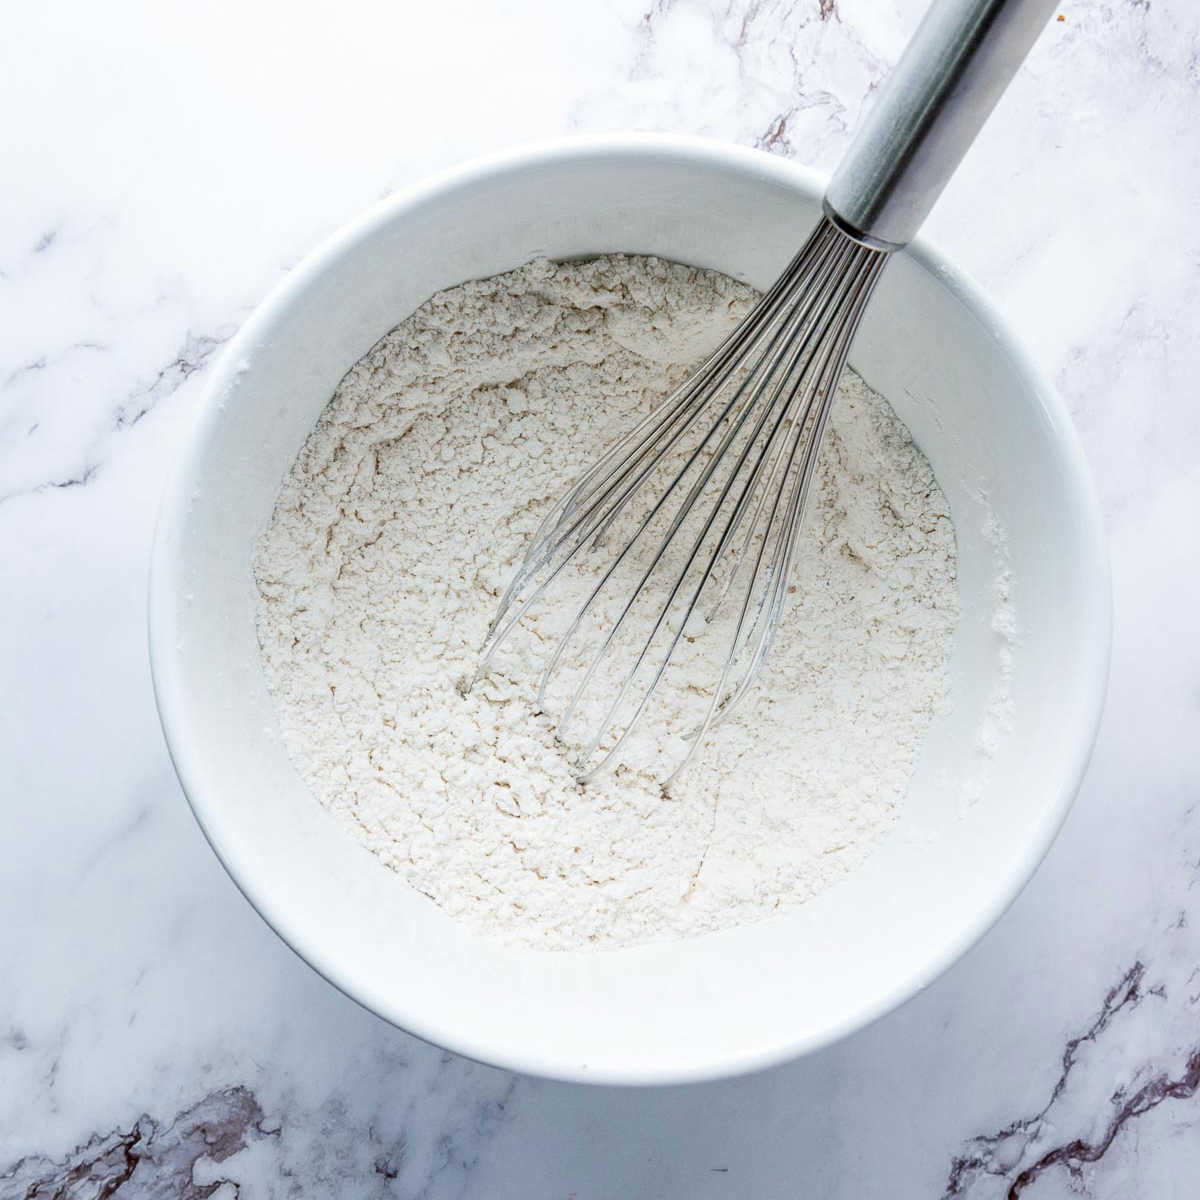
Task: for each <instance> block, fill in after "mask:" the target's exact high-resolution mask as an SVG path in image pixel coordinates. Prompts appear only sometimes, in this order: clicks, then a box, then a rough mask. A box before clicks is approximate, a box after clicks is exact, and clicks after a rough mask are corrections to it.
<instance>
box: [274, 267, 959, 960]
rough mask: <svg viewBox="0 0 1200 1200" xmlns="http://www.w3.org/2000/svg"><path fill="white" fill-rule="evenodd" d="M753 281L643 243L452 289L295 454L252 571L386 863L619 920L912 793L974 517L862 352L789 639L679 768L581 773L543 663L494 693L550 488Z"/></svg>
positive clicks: (468, 896)
mask: <svg viewBox="0 0 1200 1200" xmlns="http://www.w3.org/2000/svg"><path fill="white" fill-rule="evenodd" d="M753 299H754V293H753V292H752V291H751V290H750V289H749V288H747V287H745V286H744V285H741V284H739V283H737V282H735V281H734V280H732V279H729V278H728V277H726V276H723V275H719V274H716V273H714V272H709V271H702V270H697V269H694V268H689V267H684V266H680V265H678V264H674V263H669V262H665V261H663V260H660V259H655V258H649V257H632V256H629V257H626V256H608V257H603V258H598V259H594V260H590V261H587V262H576V263H565V264H554V263H549V262H545V261H537V262H533V263H530V264H529V265H527V266H525V267H522V268H521V269H519V270H516V271H512V272H509V273H507V274H505V275H502V276H498V277H496V278H493V279H486V280H480V281H475V282H471V283H466V284H462V285H461V286H458V287H455V288H451V289H449V290H448V291H445V292H442V293H440V294H438V295H436V296H434V297H433V298H432V299H431V300H429V301H428V302H426V303H425V304H424V305H422V306H421V307H420V308H419V309H418V310H417V311H416V312H414V313H413V314H412V315H411V316H410V317H408V318H407V319H406V320H405V321H403V322H402V323H401V324H400V325H398V326H397V327H396V328H395V329H394V330H392V332H391V333H389V334H387V335H386V336H385V337H384V338H382V339H381V340H380V341H379V342H378V343H377V344H376V345H375V346H374V347H373V348H372V349H371V351H370V352H369V353H368V354H366V355H365V356H364V357H363V358H362V359H361V360H360V361H359V362H358V363H356V364H355V365H354V366H353V367H352V368H351V369H350V371H349V372H348V373H347V375H346V376H345V378H344V379H343V380H342V383H341V384H340V386H339V387H338V389H337V391H336V393H335V395H334V396H333V398H332V399H331V401H330V403H329V405H328V407H327V408H326V409H325V411H324V413H323V414H322V416H321V418H320V420H319V422H318V423H317V425H316V427H315V428H314V430H313V431H312V433H311V434H310V436H309V438H308V440H307V441H306V443H305V445H304V447H303V448H302V450H301V452H300V454H299V455H298V457H297V459H296V462H295V464H294V465H293V467H292V469H291V471H290V472H289V474H288V476H287V478H286V479H285V480H284V482H283V485H282V488H281V491H280V494H279V498H278V501H277V503H276V507H275V511H274V513H273V515H272V518H271V521H270V523H269V525H268V528H267V529H266V530H265V532H264V533H263V535H262V537H261V539H260V541H259V544H258V547H257V552H256V556H255V562H254V572H255V579H256V583H257V587H258V597H259V599H258V611H257V621H258V634H259V640H260V644H261V647H262V658H263V665H264V669H265V672H266V678H267V682H268V685H269V687H270V689H271V692H272V694H273V696H274V698H275V701H276V705H277V709H278V715H279V724H280V729H281V732H282V735H283V738H284V741H285V744H286V746H287V749H288V751H289V754H290V755H291V757H292V759H293V761H294V762H295V763H296V765H297V767H298V769H299V770H300V772H301V774H302V775H303V777H304V779H305V780H306V782H307V784H308V786H309V787H310V789H311V790H312V792H313V793H314V795H315V796H316V797H317V798H318V799H319V800H320V802H321V803H322V804H324V805H325V806H326V807H327V808H328V809H330V810H331V811H332V812H333V813H335V814H336V815H337V816H338V817H339V818H340V819H341V821H342V822H343V823H344V825H345V827H346V828H347V829H348V830H349V831H350V832H351V833H352V834H353V835H354V836H356V837H357V838H358V839H359V840H360V841H361V842H362V843H363V844H364V845H365V846H367V847H368V848H369V849H370V850H371V851H372V852H373V853H374V854H375V855H376V856H377V857H378V858H379V859H380V860H381V861H382V862H384V863H385V864H386V865H387V866H389V867H391V868H392V869H393V870H395V871H396V872H397V874H398V875H399V876H400V877H401V878H402V879H404V880H405V881H406V882H407V883H408V884H409V885H410V886H412V887H414V888H416V889H418V890H419V891H421V892H423V893H424V894H425V895H426V896H428V897H429V898H430V899H431V900H432V901H434V902H435V903H437V904H438V905H440V906H441V907H442V908H443V909H445V910H446V911H447V912H449V913H450V914H452V915H453V916H454V917H456V918H457V919H459V920H461V921H463V922H466V923H468V924H470V925H471V926H473V927H475V928H476V929H477V930H479V931H480V932H482V933H484V934H486V935H488V936H491V937H494V938H501V939H503V940H506V941H509V942H514V943H518V944H523V945H526V946H531V947H535V948H540V949H564V948H581V947H589V946H594V947H616V946H622V945H631V944H636V943H640V942H646V941H653V940H658V939H664V938H672V937H683V936H688V935H691V934H697V933H702V932H706V931H710V930H714V929H719V928H723V927H727V926H731V925H736V924H740V923H744V922H747V921H752V920H757V919H761V918H763V917H765V916H769V915H771V914H772V913H774V912H777V911H779V910H782V909H786V908H788V907H790V906H793V905H796V904H798V903H801V902H803V901H804V900H806V899H808V898H809V897H811V896H813V895H814V894H816V893H817V892H819V891H821V890H822V889H823V888H825V887H827V886H829V885H830V884H831V883H833V882H835V881H836V880H837V879H839V878H841V877H842V876H843V875H844V874H845V873H846V872H847V871H849V870H851V869H852V868H853V867H855V866H856V865H858V864H859V863H861V862H862V861H863V860H864V858H865V857H866V856H867V855H868V854H869V853H870V851H871V849H872V848H873V847H874V846H875V845H876V844H877V843H878V842H879V841H880V839H881V838H882V837H883V836H884V834H886V832H887V830H888V829H889V828H890V826H891V825H892V824H893V823H894V822H895V820H896V819H897V817H898V816H899V813H900V810H901V807H902V805H903V800H904V794H905V789H906V787H907V785H908V780H909V778H910V776H911V775H912V772H913V769H914V766H915V764H916V761H917V757H918V755H919V752H920V748H921V744H922V740H923V737H924V734H925V731H926V729H927V728H928V726H929V723H930V722H931V720H932V719H933V717H934V716H935V714H936V713H937V712H938V711H939V710H940V709H941V708H942V707H944V705H945V702H946V697H947V694H948V690H949V680H948V672H947V664H948V661H949V656H950V648H951V642H952V638H953V632H954V628H955V625H956V622H957V619H958V593H957V587H956V582H955V567H956V559H955V540H954V529H953V526H952V524H951V520H950V514H949V508H948V505H947V503H946V500H945V498H944V496H943V495H942V493H941V490H940V489H939V487H938V485H937V482H936V480H935V478H934V476H933V473H932V471H931V470H930V467H929V465H928V463H927V462H926V460H925V458H924V457H923V456H922V454H921V453H920V451H919V450H918V449H917V448H916V446H915V445H914V444H913V442H912V440H911V438H910V437H909V435H908V433H907V431H906V430H905V428H904V426H903V425H902V424H901V423H900V422H899V421H898V420H897V418H896V417H895V415H894V414H893V413H892V412H891V410H890V409H889V407H888V406H887V404H886V402H885V401H884V400H883V399H882V398H880V397H879V396H878V395H876V394H875V393H874V392H872V391H871V390H870V389H869V388H868V387H867V386H866V385H865V384H864V383H863V382H862V380H860V379H859V378H858V377H857V376H855V375H853V374H851V373H849V372H848V373H847V374H846V376H845V377H844V379H843V382H842V385H841V389H840V395H839V398H838V401H837V404H836V405H835V407H834V411H833V416H832V420H831V422H830V426H829V429H828V431H827V433H826V436H825V441H824V444H823V446H822V450H821V456H820V462H819V466H818V472H817V477H816V479H815V481H814V486H813V492H812V496H811V498H810V502H809V511H808V514H807V517H806V521H805V526H804V531H803V534H802V541H801V545H800V548H799V557H798V561H797V564H796V570H795V591H794V594H793V595H792V596H791V597H790V603H789V607H788V608H787V610H786V612H785V615H784V618H783V623H782V625H781V628H780V631H779V635H778V639H777V642H776V648H775V652H774V655H773V657H772V658H771V659H770V660H769V661H768V663H767V664H766V666H765V667H764V669H763V671H762V673H761V675H760V677H759V680H758V682H757V684H756V687H755V689H754V691H753V692H752V694H750V695H749V696H747V697H746V699H745V700H744V701H743V703H742V704H741V706H740V707H739V708H738V709H737V710H736V711H735V713H734V714H733V715H732V716H731V717H730V719H729V720H727V721H726V722H724V723H723V724H722V725H721V726H719V727H718V728H717V729H716V730H714V731H713V733H712V734H711V736H710V744H709V745H708V746H707V747H706V748H705V751H704V753H703V755H702V756H701V757H700V758H699V759H698V760H697V761H696V762H695V763H694V765H693V766H692V767H691V769H690V770H689V771H688V772H687V773H686V774H685V775H684V776H682V777H681V779H680V781H679V782H678V783H677V784H676V785H675V786H674V787H673V788H672V790H671V792H670V794H669V795H664V794H663V791H662V788H661V786H660V781H659V779H658V778H656V777H655V776H654V775H653V774H651V773H648V772H642V771H640V770H630V769H628V768H622V769H621V770H619V771H617V772H616V773H615V774H610V775H606V776H604V777H602V778H600V779H598V780H597V781H596V782H595V783H593V784H588V785H580V784H578V783H577V782H576V781H575V780H574V778H573V776H572V774H571V770H570V764H569V762H568V760H567V758H566V757H565V756H564V754H563V753H562V750H561V748H560V747H559V746H558V745H557V744H556V742H555V740H554V735H553V729H552V726H551V724H550V722H549V721H548V720H547V719H546V718H545V717H543V716H541V715H539V714H537V712H536V711H535V705H534V699H535V696H534V693H535V690H536V687H535V680H534V679H530V680H528V681H527V683H524V684H523V683H522V682H521V681H520V680H517V679H513V678H507V677H499V678H497V677H494V676H488V677H486V678H485V679H483V680H482V681H481V682H480V683H479V684H478V685H477V686H476V687H475V688H474V689H472V690H471V691H470V692H468V693H465V694H464V692H465V689H464V686H463V685H464V682H465V681H466V680H468V679H470V678H471V676H472V675H473V674H474V672H475V669H476V666H477V663H478V651H479V647H480V645H481V643H482V642H483V639H484V635H485V634H486V632H487V628H488V623H489V621H490V620H491V617H492V615H493V613H494V611H495V607H496V603H497V600H498V597H499V595H500V593H501V592H502V590H503V588H504V586H505V585H506V583H507V582H508V579H509V578H510V576H511V574H512V572H513V570H514V569H515V567H516V565H517V563H518V562H519V560H520V557H521V555H522V553H523V551H524V549H525V546H526V545H527V543H528V541H529V539H530V538H531V537H532V535H533V533H534V531H535V530H536V528H537V525H538V522H539V520H540V518H541V516H542V515H543V514H544V512H545V511H546V509H547V508H548V506H549V505H550V504H551V503H552V502H553V500H554V499H555V498H556V497H557V496H558V495H559V494H560V493H561V492H562V491H563V490H564V489H565V488H566V487H567V486H568V485H569V484H570V483H571V482H572V481H573V480H574V479H575V478H576V477H577V476H578V475H579V474H580V472H581V471H582V470H583V469H585V468H586V467H587V466H588V465H589V464H590V463H591V462H592V461H593V460H594V459H595V458H596V457H597V456H598V455H599V454H600V453H601V452H602V451H603V450H604V448H605V447H606V446H607V445H608V444H609V443H610V442H611V441H612V440H613V439H614V437H615V436H616V435H617V434H619V433H620V432H621V431H623V430H624V429H626V428H628V427H629V426H630V425H631V424H633V423H634V422H636V420H637V419H638V418H639V417H641V416H643V415H644V414H645V413H647V412H648V411H649V410H650V409H651V408H652V407H653V406H654V405H655V404H656V403H657V402H659V401H661V400H662V398H663V397H664V396H665V395H666V394H667V393H668V392H669V391H670V389H671V388H672V387H673V386H674V385H676V384H678V383H679V382H681V381H682V379H684V378H685V377H686V375H687V373H688V371H689V370H690V369H691V367H692V366H693V365H694V364H695V363H696V361H697V360H698V359H699V358H700V357H702V356H703V354H704V353H705V352H707V351H708V350H710V349H711V348H712V347H713V346H714V345H715V344H716V343H717V342H718V341H719V340H720V338H721V337H722V336H723V335H724V334H726V333H727V332H728V331H729V330H730V329H732V328H733V326H734V325H735V324H736V323H737V322H738V321H739V320H740V319H741V317H742V316H744V315H745V313H746V311H747V310H748V308H749V306H750V304H751V303H752V302H753Z"/></svg>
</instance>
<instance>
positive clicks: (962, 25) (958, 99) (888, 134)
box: [825, 0, 1059, 249]
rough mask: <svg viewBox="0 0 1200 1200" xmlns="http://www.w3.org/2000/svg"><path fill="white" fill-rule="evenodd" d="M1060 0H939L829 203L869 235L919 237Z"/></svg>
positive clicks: (872, 240) (851, 227)
mask: <svg viewBox="0 0 1200 1200" xmlns="http://www.w3.org/2000/svg"><path fill="white" fill-rule="evenodd" d="M1056 2H1059V0H934V3H933V4H932V5H931V6H930V8H929V11H928V12H927V13H926V14H925V17H924V19H923V20H922V22H921V24H920V26H919V27H918V28H917V31H916V33H915V34H913V37H912V41H910V42H909V44H908V46H907V48H906V49H905V51H904V54H903V55H902V56H901V58H900V61H899V62H898V63H897V64H896V67H895V70H893V71H892V73H891V75H890V76H889V78H888V80H887V82H886V84H885V85H884V87H883V91H882V93H881V94H880V96H879V99H878V101H877V102H876V104H875V106H874V108H872V109H871V111H870V112H869V113H868V114H867V117H866V119H865V120H864V121H863V123H862V125H861V126H860V127H859V130H858V132H857V134H856V135H855V138H854V141H853V143H852V144H851V146H850V149H849V151H848V152H847V154H846V156H845V158H843V159H842V161H841V164H840V165H839V166H838V169H837V171H836V172H835V173H834V176H833V179H832V180H831V181H830V184H829V189H828V191H827V192H826V193H825V210H826V212H827V213H828V214H829V216H830V217H831V218H832V219H833V220H834V221H835V222H837V223H838V224H839V225H842V226H843V227H844V228H845V229H846V231H847V232H849V233H851V234H852V235H854V236H857V237H858V239H859V240H860V241H864V242H867V243H868V244H870V245H875V246H880V247H882V248H884V249H890V248H894V247H899V246H903V245H904V244H905V243H907V242H908V241H910V240H911V239H912V237H913V235H914V234H915V233H916V232H917V230H918V229H919V228H920V226H921V223H922V222H923V221H924V220H925V218H926V216H927V215H928V214H929V210H930V209H931V208H932V207H933V205H934V202H935V201H936V200H937V198H938V197H939V196H940V195H941V194H942V189H943V188H944V187H945V186H946V184H947V182H948V181H949V179H950V176H951V175H952V174H953V173H954V171H955V169H956V168H957V167H958V164H959V163H960V162H961V161H962V157H963V155H964V154H966V152H967V148H968V147H969V146H970V145H971V143H972V142H973V141H974V140H975V135H976V134H977V133H978V132H979V130H980V129H981V128H982V126H983V123H984V121H986V120H987V118H988V114H989V113H990V112H991V111H992V109H993V108H994V107H995V104H996V101H997V100H999V99H1000V96H1001V93H1003V91H1004V89H1005V88H1006V87H1007V86H1008V84H1009V82H1010V80H1011V79H1012V77H1013V76H1014V75H1015V74H1016V73H1017V68H1018V67H1019V66H1020V65H1021V63H1022V62H1023V61H1024V59H1025V56H1026V55H1027V54H1028V53H1029V49H1030V47H1031V46H1032V45H1033V43H1034V41H1035V39H1036V38H1037V35H1038V34H1039V33H1040V32H1041V30H1042V28H1043V27H1044V26H1045V24H1046V21H1047V20H1048V18H1049V16H1050V13H1051V12H1052V11H1053V10H1054V7H1055V3H1056Z"/></svg>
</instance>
